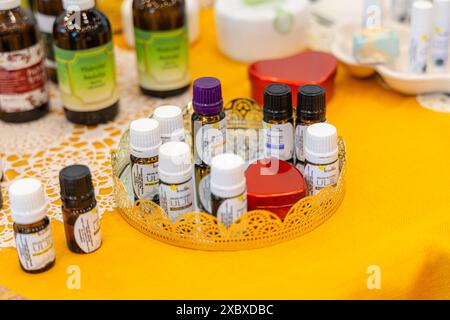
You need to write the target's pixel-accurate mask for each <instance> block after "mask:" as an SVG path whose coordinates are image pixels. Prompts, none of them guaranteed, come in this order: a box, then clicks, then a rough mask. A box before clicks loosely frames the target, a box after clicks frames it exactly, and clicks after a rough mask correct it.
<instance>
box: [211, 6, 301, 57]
mask: <svg viewBox="0 0 450 320" xmlns="http://www.w3.org/2000/svg"><path fill="white" fill-rule="evenodd" d="M308 13H309V1H307V0H271V1H269V0H266V1H263V0H261V1H256V2H246V1H245V0H216V2H215V16H216V27H217V40H218V44H219V48H220V50H221V51H222V52H223V53H224V54H225V55H227V56H228V57H230V58H231V59H233V60H237V61H242V62H255V61H259V60H270V59H277V58H283V57H287V56H291V55H294V54H296V53H298V52H300V51H302V50H304V49H305V48H306V45H307V25H308Z"/></svg>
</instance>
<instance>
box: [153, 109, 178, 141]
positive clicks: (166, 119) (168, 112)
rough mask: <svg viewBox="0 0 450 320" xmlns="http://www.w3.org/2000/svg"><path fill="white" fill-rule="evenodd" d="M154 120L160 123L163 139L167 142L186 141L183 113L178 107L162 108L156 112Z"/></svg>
mask: <svg viewBox="0 0 450 320" xmlns="http://www.w3.org/2000/svg"><path fill="white" fill-rule="evenodd" d="M153 119H155V120H156V121H158V122H159V128H160V132H161V139H162V140H163V142H167V141H184V140H185V135H186V133H185V132H184V125H183V112H182V111H181V108H179V107H177V106H162V107H159V108H157V109H156V110H155V112H154V113H153Z"/></svg>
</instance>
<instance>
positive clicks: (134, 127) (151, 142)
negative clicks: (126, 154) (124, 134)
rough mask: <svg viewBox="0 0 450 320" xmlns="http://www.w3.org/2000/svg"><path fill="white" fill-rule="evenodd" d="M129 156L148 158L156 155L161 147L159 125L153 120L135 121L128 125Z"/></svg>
mask: <svg viewBox="0 0 450 320" xmlns="http://www.w3.org/2000/svg"><path fill="white" fill-rule="evenodd" d="M130 146H131V154H132V155H133V156H135V157H136V158H149V157H153V156H155V155H157V154H158V149H159V147H160V146H161V135H160V130H159V123H158V122H157V121H156V120H154V119H147V118H143V119H139V120H135V121H133V122H132V123H131V125H130Z"/></svg>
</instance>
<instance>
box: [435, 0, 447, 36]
mask: <svg viewBox="0 0 450 320" xmlns="http://www.w3.org/2000/svg"><path fill="white" fill-rule="evenodd" d="M434 22H435V25H437V26H441V28H442V27H444V28H445V27H446V28H447V29H446V30H448V29H449V27H450V0H434Z"/></svg>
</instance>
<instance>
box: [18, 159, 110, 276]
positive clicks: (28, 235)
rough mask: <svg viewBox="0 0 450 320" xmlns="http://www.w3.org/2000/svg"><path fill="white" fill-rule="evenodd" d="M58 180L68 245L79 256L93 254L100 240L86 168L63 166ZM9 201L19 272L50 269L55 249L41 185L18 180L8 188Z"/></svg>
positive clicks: (98, 224)
mask: <svg viewBox="0 0 450 320" xmlns="http://www.w3.org/2000/svg"><path fill="white" fill-rule="evenodd" d="M59 181H60V186H61V201H62V213H63V218H64V228H65V234H66V241H67V246H68V247H69V249H70V250H71V251H72V252H74V253H79V254H88V253H91V252H94V251H96V250H97V249H98V248H100V246H101V244H102V237H101V233H100V217H99V215H98V213H97V209H96V208H97V201H96V199H95V191H94V187H93V184H92V177H91V173H90V170H89V168H88V167H86V166H82V165H73V166H69V167H66V168H64V169H63V170H61V172H60V174H59ZM9 198H10V201H11V216H12V219H13V221H14V235H15V240H16V247H17V253H18V255H19V261H20V265H21V267H22V269H23V270H24V271H26V272H28V273H41V272H44V271H47V270H49V269H50V268H51V267H53V265H54V264H55V249H54V245H53V237H52V231H51V226H50V220H49V218H48V217H47V202H46V199H45V192H44V187H43V185H42V183H41V182H40V181H38V180H35V179H22V180H18V181H16V182H14V183H13V184H12V185H11V186H10V188H9Z"/></svg>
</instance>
